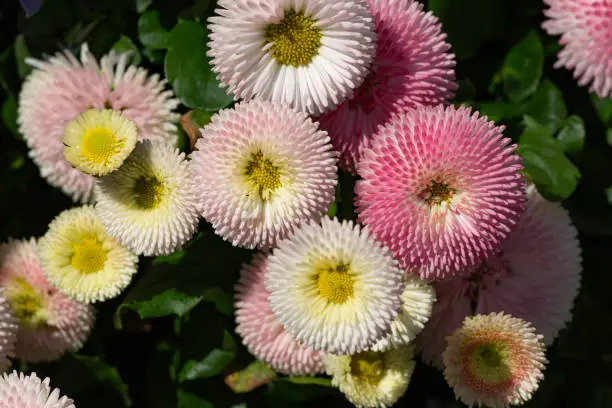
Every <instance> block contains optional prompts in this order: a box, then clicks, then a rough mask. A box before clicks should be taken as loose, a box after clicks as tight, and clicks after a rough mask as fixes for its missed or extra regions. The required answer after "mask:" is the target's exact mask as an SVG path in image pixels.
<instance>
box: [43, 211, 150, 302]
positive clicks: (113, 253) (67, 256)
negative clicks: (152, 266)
mask: <svg viewBox="0 0 612 408" xmlns="http://www.w3.org/2000/svg"><path fill="white" fill-rule="evenodd" d="M39 255H40V262H41V264H42V267H43V271H44V274H45V275H46V277H47V279H48V280H49V282H50V283H51V285H53V286H54V287H56V288H58V289H59V290H60V291H61V292H62V293H64V294H66V295H68V296H70V297H71V298H73V299H76V300H78V301H79V302H84V303H94V302H99V301H103V300H106V299H110V298H113V297H115V296H117V295H119V294H120V293H121V291H123V289H125V288H126V287H127V285H128V284H129V283H130V281H131V280H132V276H133V275H134V274H135V273H136V271H137V263H138V257H137V256H136V255H135V254H133V253H132V252H130V251H128V250H127V249H126V248H124V247H123V246H121V245H120V244H119V243H118V242H117V241H115V239H114V238H112V237H110V236H109V235H108V234H107V233H106V232H105V231H104V227H103V225H102V222H101V221H100V218H98V216H97V215H96V211H95V210H94V208H93V207H91V206H88V205H86V206H83V207H77V208H71V209H69V210H66V211H63V212H62V213H60V214H59V215H58V216H57V217H55V219H54V220H53V221H51V223H50V224H49V229H48V230H47V232H46V233H45V235H44V236H43V237H42V238H41V239H40V241H39Z"/></svg>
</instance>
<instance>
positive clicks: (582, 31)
mask: <svg viewBox="0 0 612 408" xmlns="http://www.w3.org/2000/svg"><path fill="white" fill-rule="evenodd" d="M544 3H546V5H548V6H549V8H548V9H546V10H544V15H545V16H546V17H547V20H546V21H544V23H542V28H543V29H544V30H545V31H546V32H547V33H548V34H550V35H560V36H561V38H560V39H559V44H560V45H561V46H562V49H561V51H560V52H559V53H558V54H557V61H556V62H555V65H554V67H555V68H561V67H564V68H566V69H568V70H573V71H574V78H576V79H577V80H578V85H580V86H585V85H590V87H589V90H590V91H591V92H595V93H596V94H597V95H598V96H599V97H601V98H607V97H609V96H612V92H611V91H612V50H611V49H610V37H611V36H612V21H610V15H612V3H611V2H610V1H607V0H606V1H596V0H544Z"/></svg>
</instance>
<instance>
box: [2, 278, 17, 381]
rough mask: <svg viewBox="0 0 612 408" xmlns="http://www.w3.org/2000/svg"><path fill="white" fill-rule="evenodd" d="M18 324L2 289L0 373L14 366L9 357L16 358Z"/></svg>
mask: <svg viewBox="0 0 612 408" xmlns="http://www.w3.org/2000/svg"><path fill="white" fill-rule="evenodd" d="M17 327H18V326H17V322H16V320H15V315H14V313H13V310H12V309H11V307H10V305H9V303H8V301H7V299H6V293H5V291H4V288H2V287H0V373H3V372H5V371H6V370H8V368H9V367H10V366H11V365H12V363H11V360H9V357H14V356H15V342H16V341H17Z"/></svg>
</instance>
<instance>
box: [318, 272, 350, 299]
mask: <svg viewBox="0 0 612 408" xmlns="http://www.w3.org/2000/svg"><path fill="white" fill-rule="evenodd" d="M317 286H318V288H319V294H320V295H321V296H323V297H324V298H325V299H327V300H328V301H329V302H331V303H337V304H342V303H344V302H346V301H347V300H349V299H350V298H352V297H353V286H354V282H353V277H352V276H351V270H350V267H349V265H345V264H339V265H337V266H336V267H335V268H328V269H323V270H321V271H320V272H319V274H318V275H317Z"/></svg>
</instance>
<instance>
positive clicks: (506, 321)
mask: <svg viewBox="0 0 612 408" xmlns="http://www.w3.org/2000/svg"><path fill="white" fill-rule="evenodd" d="M446 340H447V342H448V346H447V348H446V350H445V351H444V354H443V355H442V357H443V359H444V366H445V368H444V377H445V378H446V381H447V382H448V384H449V385H450V386H451V387H453V390H454V391H455V395H456V396H457V398H458V399H460V400H461V401H463V402H464V403H465V404H466V405H468V406H470V407H473V406H475V405H476V406H482V405H485V406H487V407H491V408H506V407H509V406H510V405H521V404H523V403H524V402H526V401H528V400H529V399H531V395H532V394H533V393H534V392H535V391H536V390H537V389H538V385H539V382H540V381H541V380H542V378H544V375H543V373H542V371H543V370H544V366H545V364H546V358H545V357H544V351H545V347H544V344H543V343H542V336H540V335H537V334H536V333H535V329H534V328H533V326H531V324H530V323H528V322H525V321H524V320H521V319H517V318H515V317H512V316H510V315H508V314H504V313H497V314H496V313H492V314H489V315H478V316H474V317H468V318H466V319H465V320H464V322H463V325H462V327H461V328H459V329H457V330H456V331H455V332H454V333H453V334H452V335H451V336H449V337H447V338H446Z"/></svg>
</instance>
